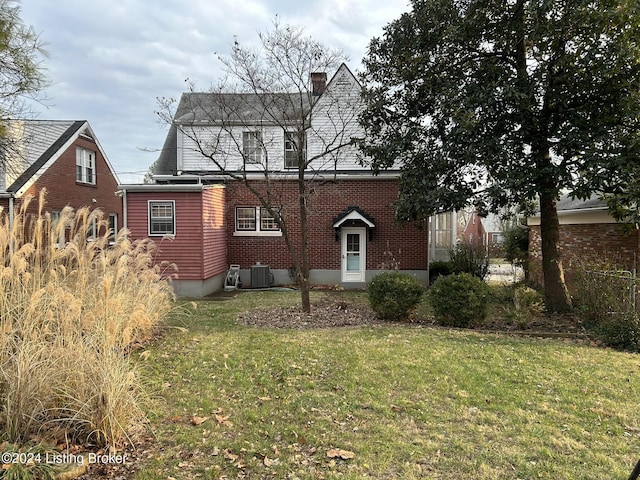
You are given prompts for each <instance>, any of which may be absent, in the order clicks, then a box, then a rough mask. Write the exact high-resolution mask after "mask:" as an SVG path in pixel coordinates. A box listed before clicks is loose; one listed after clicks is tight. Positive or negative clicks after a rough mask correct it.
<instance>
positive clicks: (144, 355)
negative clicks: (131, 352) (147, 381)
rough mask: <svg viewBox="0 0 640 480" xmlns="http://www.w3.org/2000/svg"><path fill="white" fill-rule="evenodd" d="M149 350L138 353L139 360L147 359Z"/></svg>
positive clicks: (149, 353)
mask: <svg viewBox="0 0 640 480" xmlns="http://www.w3.org/2000/svg"><path fill="white" fill-rule="evenodd" d="M150 355H151V352H150V351H149V350H145V351H144V352H142V353H141V354H140V360H148V359H149V356H150Z"/></svg>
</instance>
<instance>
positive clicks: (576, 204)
mask: <svg viewBox="0 0 640 480" xmlns="http://www.w3.org/2000/svg"><path fill="white" fill-rule="evenodd" d="M557 209H558V219H559V222H560V250H561V253H562V258H563V266H564V269H565V272H566V274H567V280H568V282H569V283H570V282H571V277H572V275H573V270H574V269H575V267H576V265H578V264H579V263H582V264H585V263H604V262H607V263H611V264H615V265H616V266H618V267H619V268H621V269H624V270H629V271H634V270H635V271H637V269H638V254H639V253H640V235H639V233H638V230H637V229H636V228H635V226H633V225H627V224H623V223H619V222H617V221H616V220H615V219H614V218H613V217H612V216H611V215H610V214H609V212H608V209H607V205H606V204H605V202H604V201H602V200H600V199H599V198H598V197H595V196H594V197H592V198H590V199H588V200H586V201H585V200H578V199H571V198H569V197H562V198H561V199H560V200H559V201H558V204H557ZM527 223H528V225H529V257H530V259H531V266H532V269H531V272H530V275H531V276H532V280H534V281H537V283H538V284H542V253H541V241H540V216H539V215H536V216H532V217H530V218H528V220H527Z"/></svg>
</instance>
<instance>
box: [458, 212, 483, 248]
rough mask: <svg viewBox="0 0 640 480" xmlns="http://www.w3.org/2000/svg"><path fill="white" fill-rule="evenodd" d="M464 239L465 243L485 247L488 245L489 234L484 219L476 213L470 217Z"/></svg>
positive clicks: (463, 234) (463, 235)
mask: <svg viewBox="0 0 640 480" xmlns="http://www.w3.org/2000/svg"><path fill="white" fill-rule="evenodd" d="M462 237H463V239H464V241H465V242H468V243H474V244H478V245H484V244H485V243H486V240H485V239H486V237H487V232H486V231H485V229H484V225H483V224H482V218H481V217H480V216H478V214H477V213H476V212H473V213H472V214H471V216H470V217H469V223H468V224H467V225H466V227H465V229H464V232H463V233H462Z"/></svg>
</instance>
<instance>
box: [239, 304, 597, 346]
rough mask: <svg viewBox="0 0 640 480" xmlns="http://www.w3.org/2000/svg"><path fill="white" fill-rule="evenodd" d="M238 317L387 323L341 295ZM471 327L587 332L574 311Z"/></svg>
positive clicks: (274, 322)
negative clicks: (308, 307) (308, 308)
mask: <svg viewBox="0 0 640 480" xmlns="http://www.w3.org/2000/svg"><path fill="white" fill-rule="evenodd" d="M238 321H239V322H240V323H243V324H245V325H252V326H258V327H267V328H332V327H343V326H356V325H375V324H385V325H389V324H390V323H392V322H388V321H385V320H382V319H380V318H378V317H377V316H376V314H375V313H374V312H373V311H372V310H371V309H370V308H369V307H368V306H366V305H365V304H359V303H358V304H356V303H352V302H348V301H346V300H344V299H342V298H340V297H337V298H334V297H332V296H327V297H325V298H322V299H320V300H319V301H317V302H314V303H313V304H312V308H311V313H310V314H307V313H303V312H302V310H301V308H300V306H292V307H274V308H265V309H257V310H254V311H250V312H244V313H241V314H240V315H239V316H238ZM393 323H395V324H411V325H421V326H425V327H439V326H438V324H437V323H436V321H435V319H434V318H433V317H431V316H422V317H421V316H418V315H416V314H413V315H412V316H411V317H410V318H409V319H407V320H403V321H399V322H393ZM470 329H471V330H478V331H483V332H498V333H500V332H502V333H512V334H520V335H534V336H535V335H540V336H559V337H586V336H587V332H586V330H585V329H584V327H583V326H582V323H581V322H580V320H579V319H578V317H577V316H575V315H547V314H542V315H536V316H531V317H528V318H526V319H523V318H519V319H514V318H513V316H511V315H509V314H508V313H505V312H494V313H493V314H490V315H488V316H487V318H486V319H485V320H484V321H481V322H478V323H476V324H474V325H473V326H472V327H471V328H470Z"/></svg>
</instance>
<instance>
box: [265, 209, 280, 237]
mask: <svg viewBox="0 0 640 480" xmlns="http://www.w3.org/2000/svg"><path fill="white" fill-rule="evenodd" d="M278 230H280V227H279V226H278V222H277V221H276V217H275V216H274V215H271V214H270V213H269V210H267V209H266V208H264V207H262V208H261V209H260V231H262V232H274V231H278Z"/></svg>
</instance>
